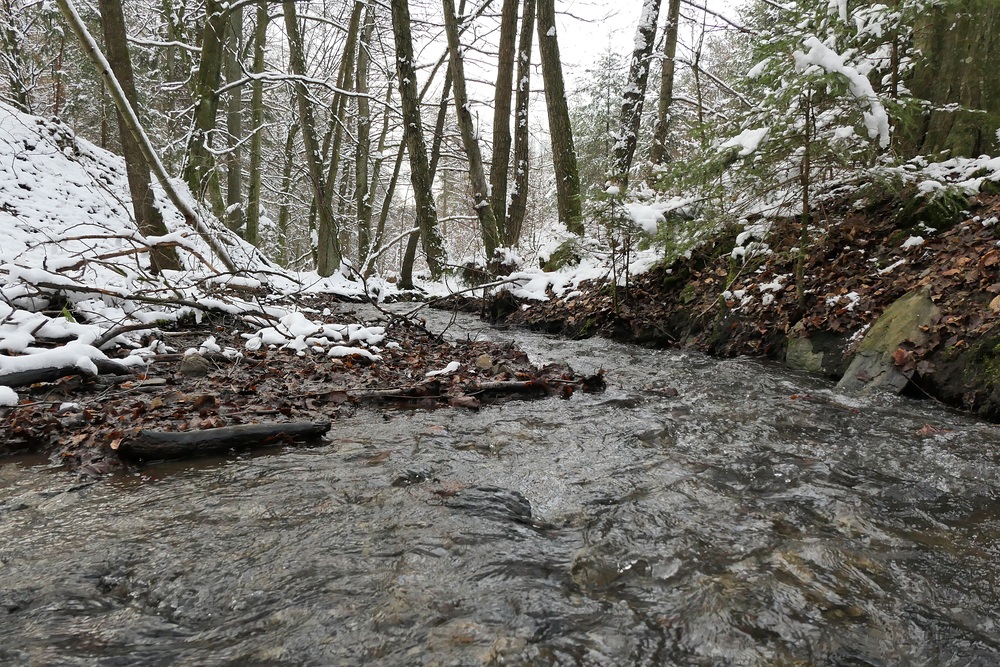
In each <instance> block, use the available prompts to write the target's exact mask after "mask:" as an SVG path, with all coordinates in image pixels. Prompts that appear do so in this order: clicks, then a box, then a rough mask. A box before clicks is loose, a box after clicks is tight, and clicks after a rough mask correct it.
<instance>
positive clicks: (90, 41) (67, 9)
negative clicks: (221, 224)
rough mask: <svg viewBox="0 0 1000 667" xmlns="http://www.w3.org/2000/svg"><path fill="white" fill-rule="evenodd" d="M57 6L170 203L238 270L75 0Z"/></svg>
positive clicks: (232, 269) (60, 1) (59, 0)
mask: <svg viewBox="0 0 1000 667" xmlns="http://www.w3.org/2000/svg"><path fill="white" fill-rule="evenodd" d="M56 5H58V7H59V12H60V13H61V14H62V15H63V18H64V19H66V22H67V23H69V26H70V29H71V30H72V31H73V34H75V35H76V38H77V40H79V42H80V45H81V46H82V47H83V50H84V52H85V54H86V56H87V57H88V58H89V59H90V61H91V63H93V65H94V67H95V68H96V69H97V72H98V73H99V74H100V76H101V80H102V81H103V82H104V85H105V86H107V89H108V93H109V94H110V95H111V99H112V100H114V103H115V107H116V108H117V109H118V115H119V118H120V120H121V121H122V122H124V124H125V126H126V127H127V128H128V129H129V131H130V132H131V133H132V136H133V137H134V138H135V140H136V141H137V142H138V143H139V148H140V149H141V151H142V156H143V158H145V160H146V165H147V166H148V167H149V168H150V169H151V170H152V171H153V173H154V174H155V175H156V180H157V181H158V182H159V183H160V187H162V188H163V190H164V192H166V193H167V197H168V198H169V199H170V203H172V204H173V205H174V206H175V207H176V208H177V210H178V211H180V213H181V215H183V216H184V219H185V221H186V222H187V224H189V225H191V226H192V227H194V228H195V229H197V230H198V233H199V234H201V237H202V238H203V239H204V240H205V243H207V244H208V246H209V247H210V248H211V249H212V251H213V252H214V253H215V254H216V256H217V257H218V258H219V260H220V261H221V262H222V263H223V264H224V265H225V267H226V268H227V269H228V270H229V271H230V272H232V273H238V272H239V270H238V269H237V268H236V264H235V263H234V262H233V260H232V258H231V257H230V256H229V253H228V252H227V251H226V249H225V247H224V246H223V245H222V244H221V243H219V241H218V240H217V239H216V238H215V237H214V236H213V235H212V233H211V229H210V228H209V227H208V225H206V224H205V221H204V220H202V219H201V217H200V216H199V215H198V213H197V212H196V211H195V210H194V209H193V208H192V207H191V206H190V205H189V204H188V202H187V200H185V199H184V198H183V197H181V195H180V193H179V192H177V189H176V188H174V185H173V183H172V182H171V181H170V178H169V177H168V176H167V170H166V169H164V167H163V163H162V162H161V161H160V158H159V157H157V155H156V152H155V151H154V150H153V145H152V144H151V143H150V141H149V137H147V136H146V133H145V132H144V131H143V129H142V125H141V124H140V123H139V117H138V116H136V114H135V109H134V108H133V107H132V105H131V104H129V102H128V99H127V98H126V96H125V91H123V90H122V87H121V84H119V83H118V79H116V78H115V75H114V74H113V73H112V71H111V65H109V64H108V61H107V59H106V58H105V57H104V54H103V53H101V50H100V49H99V48H98V46H97V42H95V41H94V37H93V36H92V35H91V34H90V32H89V31H88V30H87V26H86V25H85V24H84V22H83V19H82V18H80V15H79V14H78V13H77V11H76V8H75V7H74V6H73V3H72V0H56Z"/></svg>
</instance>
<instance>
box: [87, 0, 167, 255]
mask: <svg viewBox="0 0 1000 667" xmlns="http://www.w3.org/2000/svg"><path fill="white" fill-rule="evenodd" d="M98 6H99V9H100V13H101V25H102V26H103V27H104V48H105V49H106V50H107V52H108V63H109V64H110V65H111V71H112V73H114V75H115V78H116V79H117V80H118V83H119V84H120V85H121V88H122V92H123V93H124V94H125V99H126V101H127V102H128V104H129V106H131V107H132V108H133V109H135V108H136V107H137V106H138V98H139V96H138V94H137V93H136V90H135V74H134V73H133V71H132V59H131V58H130V57H129V51H128V41H127V39H128V38H127V35H126V33H125V16H124V13H123V11H122V3H121V0H100V2H99V3H98ZM118 129H119V133H120V134H121V142H122V155H123V156H124V157H125V171H126V174H127V176H128V187H129V193H130V194H131V195H132V210H133V211H134V213H135V222H136V225H137V226H138V227H139V231H140V232H141V233H142V234H143V235H144V236H162V235H164V234H166V233H167V226H166V225H165V224H164V223H163V215H162V214H161V213H160V209H158V208H156V205H155V199H154V197H153V188H152V181H151V179H150V178H149V165H147V164H146V159H145V157H143V154H142V148H141V147H140V146H139V142H138V140H137V139H136V138H135V136H133V133H132V132H131V131H130V130H129V128H128V125H127V124H126V122H125V121H124V119H123V118H122V115H121V113H119V114H118ZM150 261H151V263H152V269H153V271H154V272H159V271H160V270H161V269H171V270H175V271H176V270H178V269H180V268H181V262H180V259H179V258H178V257H177V253H176V252H175V251H174V249H173V248H154V249H153V251H152V252H151V253H150Z"/></svg>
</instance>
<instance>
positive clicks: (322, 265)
mask: <svg viewBox="0 0 1000 667" xmlns="http://www.w3.org/2000/svg"><path fill="white" fill-rule="evenodd" d="M282 6H283V7H284V10H285V31H286V33H287V35H288V60H289V65H290V67H291V69H292V74H294V75H295V76H296V80H295V83H294V84H293V85H294V87H295V99H296V101H297V102H298V107H299V123H300V125H301V126H302V143H303V146H304V148H305V153H306V165H307V167H308V168H309V181H310V184H311V185H312V191H313V203H314V204H315V206H316V215H317V217H318V225H317V230H316V232H317V233H316V238H317V242H316V271H317V272H318V273H319V275H321V276H329V275H332V274H333V272H334V271H336V270H337V269H338V268H340V262H341V256H340V241H339V239H338V238H337V225H336V221H335V219H334V216H333V205H332V201H333V199H332V197H331V190H332V189H333V187H334V184H333V183H331V182H328V181H327V180H326V177H325V174H324V173H323V162H322V159H321V157H320V145H319V140H318V138H317V135H316V121H315V115H314V114H313V105H312V100H311V99H310V97H309V91H308V90H307V89H306V84H305V81H303V79H304V78H305V77H306V62H305V55H304V50H303V47H302V34H301V31H300V30H299V21H298V16H297V14H296V11H295V2H294V1H291V0H286V2H284V3H282Z"/></svg>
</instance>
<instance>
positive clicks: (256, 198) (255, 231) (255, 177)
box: [245, 0, 270, 246]
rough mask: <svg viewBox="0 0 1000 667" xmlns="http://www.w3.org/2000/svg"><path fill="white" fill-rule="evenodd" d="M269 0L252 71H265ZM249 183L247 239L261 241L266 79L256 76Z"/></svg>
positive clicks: (262, 1) (260, 18) (261, 1)
mask: <svg viewBox="0 0 1000 667" xmlns="http://www.w3.org/2000/svg"><path fill="white" fill-rule="evenodd" d="M269 21H270V17H269V16H268V13H267V1H266V0H257V24H256V26H254V33H253V73H254V75H255V76H257V77H260V75H261V74H263V73H264V47H265V45H266V44H267V25H268V22H269ZM250 125H251V129H250V131H251V132H253V134H252V135H251V137H250V183H249V186H248V191H247V211H246V216H247V218H246V220H247V223H246V233H245V238H246V240H247V242H249V243H252V244H253V245H255V246H256V245H259V244H260V204H261V202H260V186H261V180H260V179H261V160H262V155H261V153H262V151H263V148H264V82H263V81H262V80H261V79H260V78H255V79H254V81H253V85H252V87H251V93H250Z"/></svg>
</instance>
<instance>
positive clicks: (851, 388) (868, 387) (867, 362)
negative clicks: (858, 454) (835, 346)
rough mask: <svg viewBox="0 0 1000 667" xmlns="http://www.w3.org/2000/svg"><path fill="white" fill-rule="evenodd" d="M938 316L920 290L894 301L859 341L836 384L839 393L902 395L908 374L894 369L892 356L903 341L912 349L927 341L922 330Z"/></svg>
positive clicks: (928, 299) (907, 383) (930, 302)
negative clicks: (888, 392)
mask: <svg viewBox="0 0 1000 667" xmlns="http://www.w3.org/2000/svg"><path fill="white" fill-rule="evenodd" d="M939 314H940V310H939V309H938V307H937V305H936V304H935V303H934V302H933V301H931V298H930V296H929V295H928V294H927V292H926V291H924V290H917V291H914V292H909V293H907V294H905V295H903V296H902V297H900V298H899V299H897V300H896V301H895V302H894V303H893V304H892V305H891V306H889V307H888V308H887V309H886V310H885V312H883V313H882V315H881V316H880V317H879V318H878V320H876V322H875V324H874V325H873V326H872V328H871V330H870V331H869V332H868V334H867V335H866V336H865V337H864V339H863V340H862V341H861V344H860V345H859V346H858V349H857V353H856V354H855V356H854V359H853V360H852V361H851V365H850V366H849V367H848V369H847V371H846V372H845V373H844V377H842V378H841V379H840V382H839V383H837V387H838V388H839V389H841V390H842V391H846V392H850V393H868V392H871V391H873V390H877V389H884V390H887V391H891V392H894V393H897V394H898V393H902V391H903V390H904V389H905V388H906V387H907V386H908V385H909V383H910V377H911V375H912V373H904V372H902V371H900V369H899V368H897V367H896V364H895V361H894V359H893V354H894V353H895V352H896V350H898V349H899V346H900V345H901V344H902V343H903V342H904V341H907V340H910V341H913V342H914V343H915V344H916V345H922V344H924V343H925V342H926V341H927V333H926V332H925V331H924V330H923V328H922V327H927V326H929V325H930V324H931V322H932V321H933V319H934V318H935V316H938V315H939Z"/></svg>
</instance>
